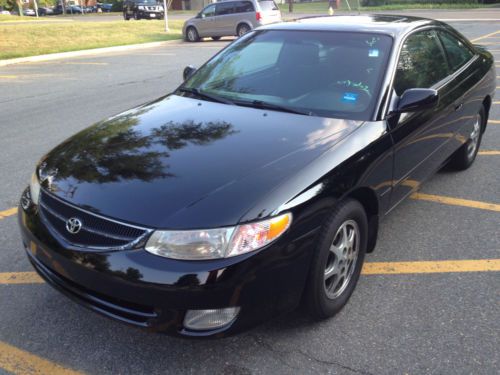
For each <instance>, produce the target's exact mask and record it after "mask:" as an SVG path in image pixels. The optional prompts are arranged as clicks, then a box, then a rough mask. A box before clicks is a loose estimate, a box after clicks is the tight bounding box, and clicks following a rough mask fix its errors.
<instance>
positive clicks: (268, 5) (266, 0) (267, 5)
mask: <svg viewBox="0 0 500 375" xmlns="http://www.w3.org/2000/svg"><path fill="white" fill-rule="evenodd" d="M259 6H260V9H261V10H262V11H266V10H278V9H279V8H278V6H277V5H276V3H275V2H274V1H270V0H262V1H259Z"/></svg>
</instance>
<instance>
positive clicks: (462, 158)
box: [449, 106, 486, 171]
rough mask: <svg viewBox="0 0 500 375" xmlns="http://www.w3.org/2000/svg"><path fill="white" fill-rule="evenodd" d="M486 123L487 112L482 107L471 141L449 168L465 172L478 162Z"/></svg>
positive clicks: (458, 152) (454, 157)
mask: <svg viewBox="0 0 500 375" xmlns="http://www.w3.org/2000/svg"><path fill="white" fill-rule="evenodd" d="M485 122H486V110H485V109H484V106H481V109H480V110H479V112H478V114H477V115H476V118H475V119H474V126H473V128H472V131H471V133H470V134H469V139H468V140H467V142H465V144H463V145H462V146H461V147H460V148H459V149H458V150H457V151H455V153H454V154H453V156H452V157H451V159H450V162H449V166H450V167H451V168H453V169H455V170H458V171H463V170H465V169H467V168H469V167H470V166H471V165H472V163H474V160H476V156H477V152H478V151H479V147H480V146H481V140H482V138H483V131H484V126H485Z"/></svg>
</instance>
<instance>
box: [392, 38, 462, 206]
mask: <svg viewBox="0 0 500 375" xmlns="http://www.w3.org/2000/svg"><path fill="white" fill-rule="evenodd" d="M449 75H450V69H449V66H448V62H447V60H446V56H445V53H444V50H443V48H442V46H441V43H440V41H439V38H438V36H437V34H436V31H435V30H434V29H424V30H419V31H416V32H414V33H412V34H410V35H409V36H407V38H406V39H405V40H404V42H403V43H402V45H401V50H400V54H399V60H398V65H397V70H396V75H395V78H394V85H393V92H394V94H395V95H396V98H395V101H397V98H398V97H400V96H401V95H402V94H403V92H404V91H406V90H407V89H412V88H433V89H436V90H437V91H438V93H439V97H440V100H439V103H438V105H437V106H436V107H434V108H431V109H426V110H423V111H417V112H411V113H402V114H395V115H393V116H390V117H389V119H388V124H389V127H390V131H391V136H392V138H393V142H394V177H393V192H392V196H391V203H392V206H394V205H396V204H397V203H399V202H400V201H401V200H402V199H404V198H405V197H406V196H407V195H409V194H410V193H411V192H413V191H414V190H415V189H417V188H418V186H419V185H420V184H421V182H422V181H423V180H425V179H426V178H427V177H428V176H429V175H431V174H432V173H433V172H434V171H435V170H436V169H437V168H438V167H439V165H440V164H441V163H442V162H443V160H444V158H445V155H446V153H447V151H446V145H447V143H448V142H449V141H450V139H451V138H452V137H453V136H454V134H453V132H450V131H449V130H448V129H447V128H446V126H443V125H444V124H446V122H447V121H449V119H450V118H451V114H452V113H453V111H454V109H453V108H452V107H453V100H451V99H450V98H449V97H448V96H447V93H448V91H449V86H448V84H447V80H448V77H449Z"/></svg>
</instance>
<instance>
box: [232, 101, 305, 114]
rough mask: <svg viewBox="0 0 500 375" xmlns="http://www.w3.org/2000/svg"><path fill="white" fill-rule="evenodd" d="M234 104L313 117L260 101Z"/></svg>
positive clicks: (292, 109)
mask: <svg viewBox="0 0 500 375" xmlns="http://www.w3.org/2000/svg"><path fill="white" fill-rule="evenodd" d="M236 104H238V105H248V106H251V107H255V108H260V109H270V110H275V111H280V112H288V113H295V114H296V115H304V116H314V113H313V112H311V111H308V112H306V111H301V110H298V109H294V108H290V107H286V106H283V105H279V104H273V103H268V102H263V101H262V100H252V101H249V102H237V103H236Z"/></svg>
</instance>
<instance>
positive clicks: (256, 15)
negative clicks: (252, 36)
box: [255, 12, 262, 21]
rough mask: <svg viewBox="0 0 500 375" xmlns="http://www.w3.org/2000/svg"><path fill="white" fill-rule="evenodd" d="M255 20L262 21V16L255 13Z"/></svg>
mask: <svg viewBox="0 0 500 375" xmlns="http://www.w3.org/2000/svg"><path fill="white" fill-rule="evenodd" d="M255 19H256V20H257V21H260V20H261V19H262V15H261V14H260V12H256V13H255Z"/></svg>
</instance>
